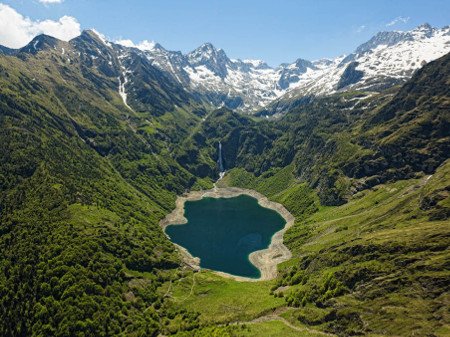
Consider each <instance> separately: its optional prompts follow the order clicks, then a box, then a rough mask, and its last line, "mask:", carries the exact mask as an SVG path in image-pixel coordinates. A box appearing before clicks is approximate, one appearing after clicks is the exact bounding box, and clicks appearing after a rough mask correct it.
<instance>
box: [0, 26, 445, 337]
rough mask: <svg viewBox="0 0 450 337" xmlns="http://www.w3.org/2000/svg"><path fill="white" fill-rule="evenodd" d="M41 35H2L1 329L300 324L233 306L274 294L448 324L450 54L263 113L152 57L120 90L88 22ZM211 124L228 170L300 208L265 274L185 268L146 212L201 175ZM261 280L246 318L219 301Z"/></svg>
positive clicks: (305, 311)
mask: <svg viewBox="0 0 450 337" xmlns="http://www.w3.org/2000/svg"><path fill="white" fill-rule="evenodd" d="M39 38H40V39H42V40H41V41H43V42H42V43H44V44H45V46H46V47H45V48H44V47H43V48H41V50H40V51H39V52H30V51H27V50H23V51H21V52H19V53H18V54H16V55H10V56H7V55H0V144H1V146H2V150H1V151H0V254H1V256H2V258H1V259H0V322H1V323H0V335H2V336H116V335H117V336H125V335H126V336H158V335H160V334H162V335H169V334H177V335H179V336H188V335H194V336H211V335H216V336H221V335H223V336H251V335H253V336H254V335H270V333H272V334H283V335H286V336H289V335H290V334H291V335H294V332H295V330H292V331H290V332H289V331H288V330H289V329H291V328H288V327H287V326H285V325H282V324H281V323H280V321H273V322H272V321H271V322H266V321H262V322H257V324H247V325H245V324H239V320H243V322H244V321H251V320H253V319H257V318H258V317H259V316H263V315H266V314H267V313H268V312H270V311H272V310H276V309H277V308H278V309H279V308H283V310H282V316H280V317H282V319H283V320H286V321H289V322H290V324H291V325H294V326H297V325H298V326H299V327H304V326H309V327H314V328H315V329H317V330H318V331H319V332H320V331H326V332H329V333H336V334H338V335H358V334H368V333H372V334H373V335H411V334H412V333H417V334H419V335H426V334H429V335H430V336H444V335H445V334H446V333H448V332H449V330H448V329H449V320H448V317H449V316H448V301H449V298H448V291H449V289H448V277H449V276H450V275H449V273H448V264H449V254H448V246H449V243H450V242H449V241H450V240H449V239H450V232H449V230H450V228H449V226H448V224H449V222H448V221H449V220H448V218H449V215H450V203H449V200H450V199H449V191H450V171H449V162H448V160H447V159H448V158H449V153H450V89H449V88H450V85H449V84H450V55H447V56H445V57H443V58H441V59H439V60H437V61H434V62H432V63H430V64H428V65H426V66H425V67H424V68H422V69H421V70H419V71H418V72H417V73H416V74H415V76H414V77H413V78H412V79H411V80H410V81H409V82H408V83H407V84H406V85H404V86H403V87H394V88H391V89H389V90H387V91H385V92H383V93H381V94H375V95H372V94H370V95H369V94H367V93H361V92H346V93H340V94H336V95H333V96H330V97H326V98H317V99H315V100H313V101H311V102H309V103H308V104H304V105H300V106H298V107H296V108H294V109H292V110H291V111H289V112H288V113H287V114H286V115H285V116H284V117H282V118H279V119H274V120H262V119H260V118H257V117H248V116H243V115H240V114H238V113H236V112H233V111H230V110H227V109H219V110H215V109H212V108H211V107H210V106H209V105H208V104H207V103H206V102H204V101H202V100H201V99H198V98H197V97H195V96H193V95H191V94H190V93H189V92H186V91H185V90H183V88H181V87H180V86H179V85H178V84H176V83H174V82H172V80H171V79H170V78H168V77H167V76H165V75H164V73H163V72H161V71H159V70H157V69H156V68H154V67H152V66H151V64H150V63H146V62H145V61H140V62H135V63H133V64H132V66H133V67H134V68H133V71H134V72H136V73H138V74H139V75H140V78H142V79H143V81H144V82H145V85H143V84H142V83H138V82H133V84H132V85H134V86H135V87H136V88H135V89H136V90H130V92H131V94H130V96H129V100H128V104H129V106H130V107H128V106H126V105H125V104H124V102H123V101H122V99H121V97H120V96H119V93H118V92H117V77H120V76H121V75H120V72H119V71H118V69H120V59H119V58H118V56H117V52H115V51H114V50H113V49H111V48H108V47H107V46H105V45H104V44H103V43H102V42H101V41H99V40H98V37H96V36H95V35H94V34H92V33H89V32H84V33H83V34H82V35H81V36H80V37H78V38H76V39H74V40H72V41H71V42H69V43H68V42H62V41H59V40H56V39H53V38H50V37H47V36H43V37H39ZM61 47H63V48H65V50H67V51H72V54H71V59H70V61H68V60H67V58H66V57H63V56H62V55H61V53H60V52H59V51H58V50H59V48H61ZM92 53H96V54H95V55H96V57H95V58H93V57H91V56H92ZM136 60H137V59H136ZM130 66H131V65H130ZM139 88H142V89H139ZM219 141H220V142H221V143H222V145H223V155H224V163H225V167H226V169H227V171H228V173H227V176H226V177H225V178H224V179H223V180H222V181H221V182H220V183H221V184H222V185H228V186H239V187H246V188H252V189H255V190H257V191H259V192H261V193H263V194H265V195H267V196H268V197H269V198H271V199H272V200H275V201H277V202H280V203H282V204H283V205H284V206H285V207H286V208H287V209H288V210H289V211H290V212H291V213H292V214H293V215H294V216H295V217H296V224H295V226H294V227H292V228H291V229H290V230H289V231H288V232H287V233H286V236H285V243H286V245H287V246H288V247H289V248H290V250H291V251H292V252H293V259H292V260H290V261H288V262H285V263H283V264H282V265H281V266H280V273H279V277H278V278H277V279H276V280H274V281H273V282H266V283H264V284H263V285H257V284H253V283H251V284H246V283H242V284H240V283H239V282H235V281H231V280H222V279H220V278H219V277H218V276H215V275H210V274H209V273H208V272H206V273H205V272H200V273H195V274H194V273H193V272H192V271H191V270H190V269H189V268H188V267H187V266H185V265H184V264H183V262H182V260H181V258H180V256H179V255H178V253H177V251H176V250H175V248H174V246H173V245H172V244H171V243H170V241H169V240H168V239H167V237H166V236H165V235H164V233H163V231H162V230H161V228H160V227H159V225H158V223H159V221H160V220H161V219H162V218H163V217H164V216H165V215H166V214H167V213H168V212H170V211H171V210H172V209H173V208H174V206H175V199H176V196H177V195H179V194H182V193H183V192H185V191H188V190H192V189H207V188H211V187H212V184H213V182H214V181H215V180H216V179H217V177H218V167H217V164H216V161H217V145H218V142H219ZM349 219H350V220H349ZM196 274H198V275H197V276H196ZM190 280H192V282H191V281H190ZM196 280H197V281H196ZM186 282H191V283H186ZM195 282H196V283H195ZM194 283H195V284H194ZM172 285H173V286H172ZM169 287H171V288H169ZM197 288H198V289H197ZM202 289H203V290H202ZM205 289H207V290H205ZM177 291H178V292H179V294H178V295H177ZM202 291H203V292H202ZM169 293H172V295H171V296H168V295H167V294H169ZM186 293H188V294H191V295H192V296H190V297H189V296H188V297H189V298H188V299H187V300H177V298H183V294H186ZM254 293H257V294H259V296H257V298H258V299H259V300H260V301H259V302H255V303H254V305H253V306H250V307H246V308H245V310H244V309H243V311H242V312H241V311H237V312H238V313H239V318H237V317H235V316H233V314H232V311H233V310H231V309H230V311H231V313H229V316H227V315H225V314H224V312H227V314H228V311H227V310H228V309H227V310H225V309H223V307H220V304H221V303H224V302H226V301H229V300H230V299H233V301H234V302H233V303H232V304H233V305H234V306H235V307H240V305H241V304H242V303H243V301H256V299H255V298H254V296H253V297H252V296H250V295H248V297H246V295H245V294H254ZM205 294H206V295H208V294H210V295H211V298H210V297H207V296H206V295H205ZM177 296H178V297H177ZM205 296H206V297H205ZM205 299H207V300H208V301H207V303H205V302H204V300H205ZM202 301H203V302H202ZM230 308H233V306H232V305H231V304H230ZM222 314H223V316H221V315H222ZM277 317H278V316H277ZM280 319H281V318H280ZM236 322H237V323H238V324H234V325H229V326H226V324H227V323H236ZM278 323H280V324H278ZM286 329H287V330H286ZM299 329H300V328H299ZM302 329H303V328H302ZM293 331H294V332H293ZM304 331H305V334H306V331H307V330H304ZM308 331H309V330H308ZM308 333H310V335H311V336H315V334H314V333H313V332H308Z"/></svg>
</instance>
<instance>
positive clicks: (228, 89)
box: [0, 24, 450, 116]
mask: <svg viewBox="0 0 450 337" xmlns="http://www.w3.org/2000/svg"><path fill="white" fill-rule="evenodd" d="M89 34H91V35H93V36H96V38H97V40H98V41H101V43H100V44H99V45H98V52H95V53H93V54H91V55H89V57H90V58H91V61H90V62H100V61H101V62H103V67H105V68H109V71H110V72H115V73H117V74H120V76H119V75H118V77H119V78H120V81H121V82H120V83H119V84H118V87H120V88H121V89H120V90H122V96H123V97H126V96H125V95H126V93H127V92H133V93H134V92H136V91H139V90H142V85H141V84H144V83H141V78H142V77H141V75H140V73H139V70H137V69H136V68H135V67H136V63H139V64H146V67H147V68H148V66H149V65H151V66H153V67H155V68H157V69H158V70H160V71H162V72H163V73H164V75H165V76H166V77H169V78H170V79H171V82H172V83H171V85H172V86H173V85H175V86H181V87H182V88H183V89H182V90H184V91H186V95H190V96H192V98H193V99H196V100H198V101H202V102H204V103H205V104H209V105H212V106H214V107H221V106H225V107H227V108H230V109H236V110H237V111H241V112H243V113H249V114H258V115H265V116H267V115H273V114H278V113H283V112H284V111H286V110H287V109H288V108H289V107H290V106H292V105H293V104H295V102H298V101H301V100H302V99H303V100H304V99H305V98H311V97H317V96H326V95H330V94H333V93H336V92H343V91H349V90H360V91H365V92H367V93H368V94H370V93H373V92H379V91H381V90H383V89H386V88H389V87H391V86H394V85H398V84H402V83H404V82H405V81H406V80H407V79H409V78H410V77H411V76H412V74H413V73H414V72H415V71H416V70H417V69H419V68H420V67H421V66H423V65H424V64H426V63H428V62H430V61H432V60H434V59H437V58H439V57H440V56H443V55H445V54H446V53H448V52H449V51H450V27H448V26H446V27H443V28H440V29H438V28H433V27H431V26H430V25H429V24H423V25H420V26H418V27H417V28H415V29H413V30H411V31H407V32H401V31H391V32H380V33H378V34H376V35H375V36H374V37H372V38H371V39H370V40H369V41H367V42H365V43H363V44H361V45H360V46H359V47H357V48H356V50H355V51H354V52H353V53H351V54H349V55H347V56H340V57H337V58H334V59H320V60H315V61H308V60H304V59H301V58H299V59H297V60H296V61H294V62H292V63H283V64H281V65H279V66H277V67H275V68H273V67H270V66H268V65H267V64H266V63H265V62H264V61H261V60H240V59H230V58H228V56H227V55H226V53H225V51H224V50H222V49H217V48H215V47H214V46H213V45H212V44H211V43H205V44H203V45H201V46H200V47H198V48H197V49H195V50H193V51H191V52H189V53H187V54H182V53H181V52H178V51H169V50H166V49H165V48H164V47H162V46H161V45H160V44H158V43H146V44H141V45H140V46H139V48H137V47H135V46H134V45H133V46H130V43H124V42H122V44H124V45H119V44H115V43H112V42H108V41H106V40H105V38H104V37H103V36H102V34H100V33H97V32H95V31H91V32H87V31H86V32H84V33H83V34H82V35H81V36H86V35H89ZM45 39H48V37H45V36H41V37H37V38H35V39H34V40H33V41H31V42H30V43H29V44H28V45H27V46H25V47H24V48H22V49H20V50H12V49H9V48H6V47H1V48H0V52H1V53H4V54H7V55H12V54H14V53H17V52H19V51H20V52H29V53H35V52H37V51H39V50H40V49H42V48H44V46H45V45H46V43H45V42H44V40H45ZM77 40H79V38H75V39H73V40H72V41H71V42H69V44H68V45H67V47H66V49H64V48H63V47H61V52H62V50H65V51H66V53H67V54H66V55H68V56H67V57H68V59H70V53H71V48H70V47H69V46H70V45H71V44H74V43H77V42H76V41H77ZM61 43H62V42H61ZM55 45H56V42H55ZM55 45H54V46H53V47H55ZM101 50H103V54H102V52H100V51H101ZM74 52H75V53H77V51H74ZM78 53H79V52H78ZM79 56H81V54H80V55H79ZM83 56H86V54H85V55H83ZM105 57H106V58H105ZM97 59H98V60H97ZM111 60H116V61H117V62H116V64H112V63H111V64H109V62H112V61H111ZM166 82H168V81H166Z"/></svg>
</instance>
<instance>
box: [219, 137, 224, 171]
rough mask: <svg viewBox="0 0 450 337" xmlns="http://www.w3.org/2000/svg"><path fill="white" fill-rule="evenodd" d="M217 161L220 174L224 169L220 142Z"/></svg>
mask: <svg viewBox="0 0 450 337" xmlns="http://www.w3.org/2000/svg"><path fill="white" fill-rule="evenodd" d="M217 163H218V164H219V171H220V173H221V174H222V173H223V172H224V171H225V169H224V167H223V159H222V143H221V142H219V160H218V161H217Z"/></svg>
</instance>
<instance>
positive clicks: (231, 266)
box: [166, 195, 286, 278]
mask: <svg viewBox="0 0 450 337" xmlns="http://www.w3.org/2000/svg"><path fill="white" fill-rule="evenodd" d="M184 207H185V213H184V214H185V217H186V219H187V220H188V223H187V224H183V225H170V226H168V227H167V228H166V233H167V235H169V237H170V239H171V240H172V241H173V242H175V243H176V244H178V245H180V246H182V247H184V248H186V249H187V250H188V251H189V252H190V253H191V254H192V255H193V256H195V257H199V258H200V267H202V268H208V269H212V270H217V271H222V272H226V273H229V274H233V275H237V276H245V277H251V278H258V277H260V271H259V270H258V268H256V267H255V266H254V265H253V264H251V263H250V261H249V259H248V256H249V255H250V253H252V252H254V251H257V250H261V249H264V248H267V247H268V246H269V244H270V241H271V238H272V236H273V234H275V233H276V232H277V231H279V230H280V229H282V228H283V227H284V226H285V224H286V221H285V220H284V219H283V217H282V216H281V215H280V214H279V213H278V212H276V211H274V210H271V209H267V208H264V207H261V206H260V205H259V204H258V201H257V200H256V199H255V198H252V197H250V196H246V195H241V196H238V197H234V198H203V199H201V200H198V201H187V202H186V203H185V206H184Z"/></svg>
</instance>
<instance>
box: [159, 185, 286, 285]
mask: <svg viewBox="0 0 450 337" xmlns="http://www.w3.org/2000/svg"><path fill="white" fill-rule="evenodd" d="M243 194H245V195H248V196H251V197H253V198H256V199H257V200H258V203H259V205H260V206H262V207H265V208H269V209H273V210H275V211H277V212H278V213H279V214H280V215H281V216H282V217H283V218H284V220H285V221H286V225H285V226H284V228H283V229H281V230H280V231H278V232H276V233H275V234H274V235H273V236H272V241H271V243H270V245H269V247H268V248H266V249H263V250H258V251H256V252H253V253H251V254H250V256H249V259H250V261H251V262H252V263H253V264H254V265H255V266H256V267H257V268H258V269H259V270H260V271H261V277H260V278H258V279H255V278H248V277H241V276H236V275H231V274H228V273H224V272H219V271H215V273H216V274H218V275H221V276H224V277H229V278H233V279H235V280H238V281H263V280H271V279H274V278H275V277H276V276H277V265H278V264H279V263H281V262H284V261H286V260H288V259H290V258H291V256H292V254H291V252H290V251H289V249H288V248H287V247H286V246H285V245H284V244H283V235H284V233H285V232H286V230H287V229H288V228H289V227H291V226H292V225H293V224H294V220H295V219H294V216H293V215H292V214H291V213H289V211H288V210H287V209H286V208H285V207H284V206H283V205H281V204H279V203H276V202H273V201H270V200H269V199H267V197H266V196H264V195H262V194H261V193H258V192H256V191H254V190H249V189H243V188H237V187H225V188H217V187H215V188H213V189H211V190H206V191H192V192H189V193H187V194H185V195H182V196H179V197H178V198H177V200H176V206H175V209H174V210H173V211H172V212H171V213H170V214H168V215H167V216H166V217H165V218H164V219H162V220H161V221H160V226H161V227H162V228H163V230H165V228H166V227H167V226H169V225H173V224H185V223H187V219H186V218H185V217H184V203H185V202H186V201H195V200H200V199H202V198H204V197H210V198H233V197H237V196H239V195H243ZM176 246H177V248H178V249H179V251H180V253H181V255H182V257H183V260H184V262H185V263H186V264H188V265H189V266H190V267H192V268H193V269H195V270H200V259H199V258H196V257H193V256H192V255H191V254H189V252H188V251H187V250H186V249H185V248H183V247H180V246H179V245H176Z"/></svg>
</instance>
